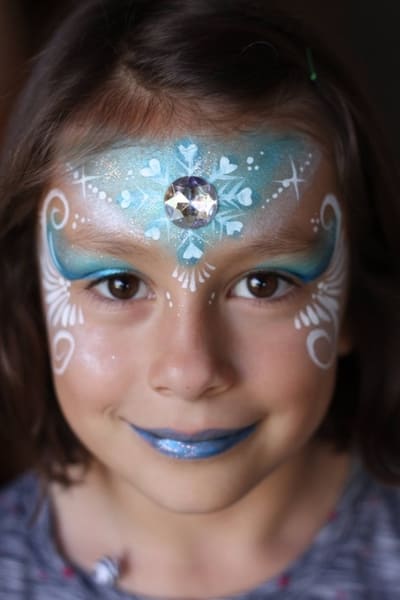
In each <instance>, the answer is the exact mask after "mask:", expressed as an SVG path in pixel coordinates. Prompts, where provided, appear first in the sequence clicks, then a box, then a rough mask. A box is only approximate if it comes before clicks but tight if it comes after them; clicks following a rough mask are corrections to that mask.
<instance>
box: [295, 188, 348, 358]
mask: <svg viewBox="0 0 400 600" xmlns="http://www.w3.org/2000/svg"><path fill="white" fill-rule="evenodd" d="M329 209H330V210H331V211H333V215H334V218H333V221H332V220H331V221H330V222H328V220H327V214H328V213H329ZM316 222H319V223H320V224H321V226H322V228H323V229H324V230H326V231H328V230H329V229H330V228H331V227H332V225H334V226H335V230H336V236H335V250H334V253H333V257H332V260H331V264H330V266H329V268H328V270H327V272H326V274H325V276H324V279H323V280H322V281H320V282H318V284H317V290H316V291H315V292H314V293H313V294H312V301H311V302H310V303H309V304H307V306H306V307H305V308H304V309H303V310H301V311H300V312H299V313H298V314H297V315H296V316H295V319H294V325H295V328H296V329H297V330H301V329H303V328H310V329H311V331H310V333H309V334H308V336H307V342H306V343H307V350H308V354H309V356H310V358H311V360H312V361H313V363H314V364H316V365H317V366H318V367H320V368H321V369H329V368H330V367H331V366H332V365H333V363H334V361H335V358H336V346H337V340H338V335H339V322H340V321H339V316H340V309H341V305H340V299H342V298H343V296H344V293H343V292H344V287H345V284H346V279H347V263H348V250H347V247H346V242H345V239H344V233H343V225H342V212H341V209H340V206H339V202H338V200H337V198H336V197H335V196H334V195H333V194H328V195H327V196H326V197H325V199H324V201H323V203H322V206H321V211H320V217H319V221H317V220H316V219H312V223H313V224H314V223H316Z"/></svg>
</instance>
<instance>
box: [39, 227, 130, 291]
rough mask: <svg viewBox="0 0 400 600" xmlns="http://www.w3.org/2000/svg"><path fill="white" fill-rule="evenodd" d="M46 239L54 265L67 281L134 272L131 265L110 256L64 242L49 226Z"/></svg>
mask: <svg viewBox="0 0 400 600" xmlns="http://www.w3.org/2000/svg"><path fill="white" fill-rule="evenodd" d="M47 239H48V247H49V252H50V257H51V259H52V261H53V264H54V266H55V267H56V269H57V271H58V272H59V273H60V275H62V276H63V277H64V279H67V280H69V281H77V280H80V279H101V278H103V277H112V276H113V275H118V274H120V273H122V272H123V273H126V272H129V273H135V269H134V268H132V265H130V264H128V263H125V262H123V261H121V260H118V259H117V258H114V257H112V256H101V255H100V256H99V255H98V254H93V253H90V252H84V251H82V250H77V249H76V248H74V247H73V246H71V245H70V244H69V243H68V242H66V241H65V240H64V239H63V237H62V235H61V234H60V233H59V232H57V235H56V236H55V235H54V233H53V231H52V229H51V228H48V233H47Z"/></svg>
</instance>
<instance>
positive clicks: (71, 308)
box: [40, 190, 84, 375]
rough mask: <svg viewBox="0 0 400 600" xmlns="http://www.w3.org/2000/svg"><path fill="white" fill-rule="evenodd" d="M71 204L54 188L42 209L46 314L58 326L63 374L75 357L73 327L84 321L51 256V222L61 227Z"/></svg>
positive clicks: (55, 345) (55, 347)
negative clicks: (49, 240)
mask: <svg viewBox="0 0 400 600" xmlns="http://www.w3.org/2000/svg"><path fill="white" fill-rule="evenodd" d="M69 213H70V211H69V205H68V202H67V199H66V197H65V195H64V194H63V192H61V191H59V190H52V191H51V192H50V193H49V194H48V195H47V197H46V199H45V201H44V205H43V209H42V213H41V254H40V265H41V273H42V285H43V291H44V302H45V305H46V307H47V310H46V316H47V321H48V325H49V328H50V326H51V328H52V329H53V330H55V333H54V335H53V338H52V341H51V345H52V359H53V368H54V372H55V373H56V374H57V375H62V374H63V373H64V372H65V370H66V368H67V367H68V364H69V362H70V360H71V358H72V355H73V353H74V349H75V338H74V336H73V335H72V333H71V332H70V331H69V329H71V328H74V327H76V326H78V325H83V323H84V316H83V312H82V310H81V308H80V307H79V306H77V305H76V304H72V303H71V302H70V286H71V283H70V281H68V280H67V279H65V278H64V277H63V276H62V275H61V274H60V272H59V271H58V270H57V268H56V265H55V264H54V262H53V260H52V258H51V255H52V253H51V250H50V248H49V242H48V235H47V232H48V228H49V224H50V227H51V229H52V230H53V231H61V230H62V229H64V227H65V226H66V225H67V223H68V220H69Z"/></svg>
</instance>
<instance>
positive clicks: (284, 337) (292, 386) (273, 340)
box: [238, 321, 334, 413]
mask: <svg viewBox="0 0 400 600" xmlns="http://www.w3.org/2000/svg"><path fill="white" fill-rule="evenodd" d="M309 334H310V331H309V330H306V329H304V330H301V331H297V330H296V329H295V326H294V324H293V321H289V322H282V323H281V324H276V323H275V324H271V325H270V326H268V325H266V326H265V327H264V328H263V329H261V328H258V331H257V332H256V331H254V332H253V334H252V335H250V336H245V337H243V338H242V339H241V340H240V341H238V344H240V346H239V347H241V349H242V350H241V353H240V361H241V364H242V376H243V378H244V379H245V380H247V381H249V382H253V384H252V385H254V386H256V387H257V388H258V391H259V393H258V396H260V395H261V397H262V398H263V399H264V398H265V401H266V403H267V404H268V406H267V408H269V407H271V409H273V410H276V411H278V412H282V413H284V412H286V411H294V412H301V411H302V410H303V409H304V410H305V411H306V412H307V411H308V410H312V411H315V408H316V406H318V405H319V404H323V405H326V404H327V403H328V402H329V400H330V397H331V394H332V389H333V382H334V366H332V367H330V368H328V369H322V368H321V367H319V366H318V365H317V364H315V362H314V361H313V360H312V358H311V356H310V353H309V351H308V348H307V339H308V336H309ZM333 343H334V342H333V341H331V346H332V344H333ZM331 351H332V347H330V352H331Z"/></svg>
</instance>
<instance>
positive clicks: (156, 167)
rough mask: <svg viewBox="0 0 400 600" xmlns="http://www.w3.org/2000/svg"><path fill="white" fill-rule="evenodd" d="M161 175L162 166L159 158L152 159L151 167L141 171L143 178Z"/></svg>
mask: <svg viewBox="0 0 400 600" xmlns="http://www.w3.org/2000/svg"><path fill="white" fill-rule="evenodd" d="M160 173H161V165H160V161H159V160H158V159H157V158H152V159H151V160H149V166H148V167H145V168H144V169H140V174H141V175H143V177H154V176H155V175H160Z"/></svg>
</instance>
